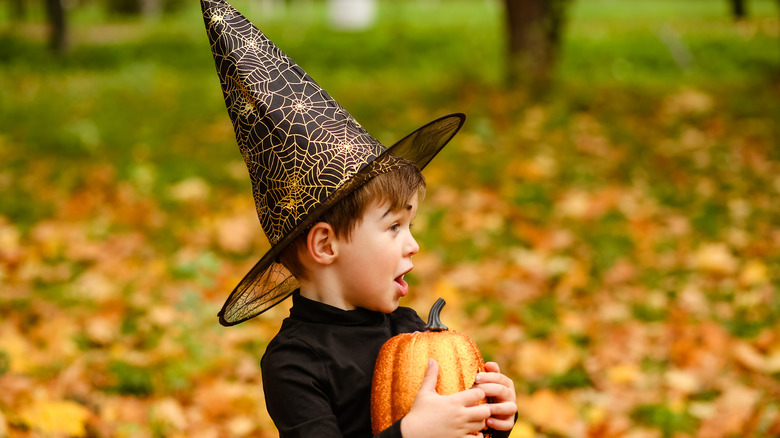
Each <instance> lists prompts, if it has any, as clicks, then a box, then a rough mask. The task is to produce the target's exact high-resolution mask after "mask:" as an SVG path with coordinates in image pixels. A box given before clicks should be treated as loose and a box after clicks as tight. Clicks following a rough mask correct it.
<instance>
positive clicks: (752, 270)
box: [739, 260, 769, 286]
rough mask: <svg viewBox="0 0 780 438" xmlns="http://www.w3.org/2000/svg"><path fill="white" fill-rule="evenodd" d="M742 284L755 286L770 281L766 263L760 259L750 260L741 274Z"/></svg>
mask: <svg viewBox="0 0 780 438" xmlns="http://www.w3.org/2000/svg"><path fill="white" fill-rule="evenodd" d="M739 281H740V282H741V283H742V284H745V285H748V286H753V285H757V284H763V283H766V282H767V281H769V275H768V273H767V268H766V265H765V264H764V263H763V262H761V261H760V260H749V261H748V262H747V263H745V266H744V267H743V268H742V272H740V274H739Z"/></svg>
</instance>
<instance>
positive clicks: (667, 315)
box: [0, 0, 780, 438]
mask: <svg viewBox="0 0 780 438" xmlns="http://www.w3.org/2000/svg"><path fill="white" fill-rule="evenodd" d="M334 1H335V0H334ZM509 3H510V6H515V7H520V8H521V9H522V8H523V7H526V6H528V5H529V4H533V3H535V4H537V5H538V4H540V3H541V4H542V6H543V7H542V8H541V9H539V10H537V11H536V12H535V14H536V15H533V14H531V12H529V10H528V9H525V12H523V11H522V10H521V12H519V13H518V14H519V15H514V21H511V22H512V23H513V25H512V28H513V29H514V30H518V29H519V30H520V31H521V32H520V33H517V34H516V33H510V32H508V26H507V25H506V23H507V22H510V20H507V18H508V17H509V15H508V13H507V9H505V4H504V3H503V2H499V1H497V0H472V1H467V0H446V1H444V0H439V1H436V0H403V1H390V0H380V1H379V2H378V4H376V5H375V6H376V10H375V11H374V12H375V14H376V15H375V17H374V18H375V19H374V20H373V21H372V20H368V22H364V23H357V24H355V23H354V22H351V24H350V23H344V22H341V24H340V25H338V26H336V25H334V23H337V20H336V18H338V17H334V15H333V9H332V7H333V2H331V3H326V2H322V1H315V0H297V1H290V2H288V3H284V2H281V1H271V0H266V1H261V0H236V1H235V6H236V7H237V8H238V9H239V10H240V11H242V12H243V13H244V14H245V15H247V16H248V17H249V18H250V19H251V20H252V21H253V22H254V23H255V24H257V25H258V26H259V27H260V28H261V29H262V30H263V31H264V32H265V33H266V34H268V35H269V36H270V38H271V39H272V40H274V41H275V42H276V43H277V44H278V45H279V46H280V47H281V48H282V49H283V50H284V51H286V52H287V53H288V54H289V55H290V56H291V57H292V58H293V59H295V60H296V61H297V62H298V63H300V64H301V66H302V67H303V68H304V69H306V70H307V72H308V73H309V74H311V76H312V77H314V78H315V79H316V80H317V81H318V82H319V83H320V84H321V85H322V86H323V87H324V88H325V89H327V90H328V91H329V92H330V93H331V94H332V95H333V96H334V97H335V98H336V99H337V100H339V102H340V103H341V104H342V105H344V106H345V107H346V108H347V110H348V111H350V113H352V114H353V115H354V116H355V118H356V119H357V120H359V121H360V122H361V123H362V124H363V125H364V126H365V127H366V128H367V129H368V130H369V132H371V133H372V134H373V135H374V136H376V137H377V138H378V139H379V140H380V141H383V142H384V143H385V144H392V143H393V142H394V141H395V140H396V139H399V138H401V137H402V136H403V135H405V134H406V133H408V132H410V131H412V130H413V129H415V128H417V127H418V126H420V125H421V124H423V123H425V122H427V121H429V120H431V119H433V118H435V117H437V116H440V115H443V114H446V113H449V112H455V111H462V112H465V113H467V115H468V119H467V123H466V125H465V127H464V129H463V130H462V131H461V133H460V134H459V135H458V136H457V137H456V138H455V139H454V141H453V142H452V143H451V144H450V145H449V146H448V147H447V148H445V150H444V151H443V152H442V153H441V154H440V156H439V157H438V158H437V159H436V160H435V161H434V162H433V163H432V164H431V165H430V166H429V167H428V168H427V169H426V175H427V178H428V181H429V190H428V194H427V197H426V199H425V201H424V202H423V204H422V206H421V210H420V213H419V215H418V218H417V220H416V223H415V227H416V236H417V237H418V239H419V241H420V243H421V246H422V251H421V253H420V254H419V255H417V256H416V257H415V266H416V267H415V270H414V271H413V272H412V273H411V275H410V276H411V277H412V278H411V280H410V283H411V284H412V293H411V295H410V297H409V298H407V299H406V302H405V303H404V304H405V305H409V306H411V307H413V308H415V309H416V310H417V311H418V313H420V315H421V316H423V318H424V317H425V316H426V315H427V311H428V309H429V308H430V306H431V304H432V303H433V302H434V300H435V299H436V298H437V297H439V296H441V297H444V298H445V299H446V300H447V302H448V305H447V307H446V308H445V309H444V312H443V319H444V321H445V323H446V324H447V325H449V326H450V327H451V328H453V329H455V330H458V331H460V332H463V333H466V334H468V335H470V336H471V337H472V338H474V339H475V340H476V342H477V343H478V344H479V345H480V347H481V349H482V352H483V354H484V356H485V358H486V359H488V360H495V361H498V362H499V364H500V365H501V367H502V370H503V371H504V372H505V373H506V374H507V375H509V376H510V377H512V378H513V379H514V381H515V382H516V385H517V390H518V398H519V399H518V404H519V408H520V417H519V422H518V424H517V425H516V427H515V430H514V432H513V435H512V436H513V438H519V437H523V438H526V437H529V438H530V437H632V438H643V437H664V438H666V437H731V436H734V437H736V436H739V437H777V436H780V292H778V286H780V197H778V194H780V141H779V139H780V137H779V134H780V6H779V5H778V2H776V1H773V0H763V1H762V0H749V1H744V2H738V1H734V2H730V1H727V0H631V1H626V0H569V1H566V0H555V1H549V2H529V1H526V2H514V1H511V0H510V1H509ZM512 3H514V5H512ZM739 4H742V7H743V9H742V10H741V11H740V9H739V8H736V9H735V8H734V7H735V5H736V6H739ZM524 5H525V6H524ZM545 5H546V6H545ZM509 10H510V11H512V10H513V9H512V8H510V9H509ZM47 11H48V13H47ZM515 12H516V11H515ZM512 14H514V12H512ZM529 14H531V15H529ZM510 15H511V14H510ZM529 16H531V17H536V18H534V20H530V21H528V20H526V21H528V22H523V20H522V19H523V17H529ZM50 17H51V18H50ZM58 17H59V18H58ZM51 23H54V25H53V26H52V25H51ZM540 23H541V24H540ZM534 25H538V27H537V28H536V29H537V31H536V33H533V32H532V33H528V32H526V33H523V32H522V30H523V29H526V30H527V29H529V28H533V26H534ZM518 26H519V27H518ZM52 29H54V32H53V34H52ZM51 35H54V37H53V38H52V37H51ZM509 35H513V36H512V37H511V38H510V37H509ZM529 35H530V37H529ZM524 38H525V39H524ZM534 38H536V40H534ZM510 40H511V41H513V43H512V44H509V41H510ZM529 41H530V43H529ZM510 47H511V50H510V49H509V48H510ZM545 47H546V48H545ZM529 48H530V49H529ZM537 49H539V50H538V52H539V53H532V52H534V50H537ZM507 53H513V56H512V57H511V58H508V57H507ZM524 56H530V58H528V57H527V58H523V57H524ZM545 57H547V58H545ZM0 90H1V91H0V163H2V164H0V437H5V436H9V437H60V436H77V437H82V436H90V437H228V436H230V437H242V436H261V437H273V436H276V431H275V429H274V427H273V424H272V423H271V422H270V420H269V418H268V416H267V414H266V411H265V406H264V401H263V395H262V388H261V382H260V374H259V367H258V363H259V358H260V357H261V355H262V354H263V350H264V347H265V345H266V343H267V342H268V341H269V340H270V339H271V337H272V336H273V334H274V333H275V332H276V330H277V329H278V326H279V324H280V322H281V320H282V319H283V318H284V317H285V316H286V314H287V309H288V307H289V302H286V303H283V304H282V305H280V306H277V308H274V309H273V310H272V311H270V312H268V314H266V315H264V316H262V317H259V318H256V319H254V320H252V321H250V322H247V323H244V324H242V325H240V326H237V327H233V328H223V327H221V326H219V325H218V323H217V319H216V313H217V311H218V309H219V308H220V307H221V305H222V303H223V301H224V300H225V298H226V297H227V295H228V293H229V292H230V291H231V290H232V289H233V287H234V286H235V285H236V284H237V282H238V281H239V280H240V278H241V277H242V276H243V275H244V274H245V273H246V272H247V271H248V270H249V268H250V267H251V266H252V265H253V264H254V263H255V262H256V261H257V259H259V257H260V256H261V255H262V254H263V253H264V252H265V251H266V250H267V247H268V246H267V245H268V244H267V242H266V240H265V237H264V236H263V235H262V232H261V230H260V227H259V224H258V221H257V218H256V215H255V210H254V205H253V203H252V196H251V190H250V185H249V180H248V177H247V172H246V169H245V166H244V164H243V162H242V160H241V156H240V154H239V152H238V148H237V146H236V144H235V139H234V136H233V132H232V127H231V125H230V121H229V119H228V117H227V114H226V110H225V107H224V102H223V100H222V96H221V93H220V90H219V83H218V80H217V77H216V74H215V69H214V63H213V59H212V56H211V53H210V51H209V45H208V42H207V39H206V35H205V30H204V26H203V21H202V18H201V17H200V7H199V5H198V2H196V1H184V0H164V1H163V0H158V1H153V0H147V1H143V2H139V1H130V0H122V1H119V0H70V1H61V0H46V1H43V0H41V1H28V0H6V1H5V2H0Z"/></svg>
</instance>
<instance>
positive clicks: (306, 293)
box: [300, 281, 355, 310]
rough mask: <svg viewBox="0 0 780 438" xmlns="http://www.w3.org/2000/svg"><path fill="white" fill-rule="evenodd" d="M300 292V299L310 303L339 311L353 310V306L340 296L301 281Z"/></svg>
mask: <svg viewBox="0 0 780 438" xmlns="http://www.w3.org/2000/svg"><path fill="white" fill-rule="evenodd" d="M300 291H301V296H302V297H304V298H308V299H310V300H312V301H317V302H320V303H322V304H327V305H329V306H332V307H335V308H337V309H341V310H355V306H352V305H350V304H349V303H347V302H346V301H345V300H344V298H343V297H342V296H341V295H340V294H337V293H334V292H333V291H332V289H329V288H324V287H317V285H315V284H313V283H312V282H304V281H301V285H300Z"/></svg>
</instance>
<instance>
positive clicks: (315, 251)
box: [306, 222, 336, 265]
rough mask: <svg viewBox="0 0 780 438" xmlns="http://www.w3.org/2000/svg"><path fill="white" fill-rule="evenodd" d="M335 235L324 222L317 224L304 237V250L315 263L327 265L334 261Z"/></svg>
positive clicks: (331, 228)
mask: <svg viewBox="0 0 780 438" xmlns="http://www.w3.org/2000/svg"><path fill="white" fill-rule="evenodd" d="M335 241H336V233H335V232H334V230H333V227H331V226H330V224H328V223H326V222H317V223H316V224H314V226H312V227H311V229H310V230H309V234H308V235H307V236H306V249H307V251H308V253H309V257H311V258H312V259H313V260H314V261H315V262H317V263H320V264H323V265H329V264H331V263H333V260H335V259H336V247H335V246H336V245H335Z"/></svg>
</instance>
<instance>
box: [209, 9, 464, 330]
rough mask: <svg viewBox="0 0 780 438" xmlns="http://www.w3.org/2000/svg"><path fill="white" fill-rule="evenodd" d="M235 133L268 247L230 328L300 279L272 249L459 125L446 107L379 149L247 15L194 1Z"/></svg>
mask: <svg viewBox="0 0 780 438" xmlns="http://www.w3.org/2000/svg"><path fill="white" fill-rule="evenodd" d="M201 7H202V9H203V20H204V22H205V24H206V32H207V33H208V36H209V41H210V43H211V51H212V53H213V54H214V61H215V63H216V66H217V74H218V75H219V79H220V81H221V83H222V92H223V94H224V97H225V104H226V105H227V110H228V113H229V115H230V119H231V120H232V122H233V128H234V129H235V132H236V140H237V141H238V147H239V149H240V150H241V154H242V155H243V157H244V162H245V163H246V165H247V168H248V169H249V176H250V178H251V180H252V192H253V195H254V199H255V207H256V209H257V216H258V217H259V218H260V224H261V225H262V227H263V231H264V232H265V234H266V236H267V237H268V240H269V241H270V243H271V245H272V246H271V249H270V250H269V251H268V252H267V253H266V254H265V255H264V256H263V258H261V259H260V261H259V262H257V264H255V266H254V267H253V268H252V270H251V271H249V273H248V274H247V275H246V276H245V277H244V278H243V279H242V280H241V282H240V283H239V284H238V286H236V288H235V289H234V290H233V292H232V293H231V294H230V297H228V299H227V301H226V302H225V304H224V306H223V307H222V310H221V311H220V312H219V321H220V323H221V324H222V325H226V326H229V325H235V324H238V323H240V322H243V321H246V320H247V319H250V318H252V317H254V316H257V315H259V314H260V313H263V312H264V311H266V310H268V309H269V308H271V307H273V306H274V305H276V304H278V303H279V302H281V301H282V300H284V299H285V298H286V297H288V296H289V295H290V294H291V293H292V292H293V291H294V290H295V289H296V288H297V287H298V282H297V280H296V279H295V277H293V276H292V275H291V274H290V273H289V272H288V271H287V270H286V269H285V268H284V267H283V266H282V265H281V264H280V263H278V261H277V257H278V255H279V254H280V253H281V252H282V251H283V250H284V249H285V248H286V247H287V246H288V245H289V244H290V243H291V242H292V241H293V240H295V238H296V237H298V236H299V235H300V234H301V233H302V232H304V231H305V230H307V229H308V228H309V227H310V226H311V225H312V224H314V223H315V222H316V221H317V219H318V218H319V217H320V216H321V215H322V213H324V212H325V211H326V210H328V209H329V208H330V207H331V206H333V204H335V203H336V202H338V201H339V200H340V199H342V198H343V197H344V196H346V195H347V194H349V193H350V192H351V191H352V190H354V189H355V188H356V187H358V186H360V185H361V184H363V183H364V182H365V181H367V180H368V179H370V178H372V177H374V176H376V175H379V174H381V173H385V172H389V171H391V170H393V168H394V167H396V166H398V165H399V164H398V163H399V161H398V160H394V159H392V157H393V156H395V157H401V158H404V159H406V160H408V161H411V162H412V163H414V164H415V165H416V166H417V167H418V168H420V169H422V168H423V167H424V166H425V165H426V164H428V162H429V161H430V160H431V159H432V158H433V157H434V156H435V155H436V154H437V153H438V152H439V151H440V150H441V148H442V147H444V145H445V144H447V142H448V141H450V139H451V138H452V137H453V136H454V135H455V133H457V132H458V130H459V129H460V127H461V126H462V125H463V122H464V120H465V116H464V115H463V114H452V115H448V116H445V117H442V118H439V119H437V120H434V121H433V122H430V123H428V124H427V125H425V126H423V127H421V128H419V129H417V130H416V131H414V132H412V133H411V134H409V135H407V136H406V137H404V138H403V139H402V140H400V141H399V142H397V143H395V144H394V145H393V146H391V147H390V148H386V147H385V146H383V145H382V144H381V143H379V142H378V141H377V140H376V139H374V138H373V137H372V136H371V135H370V134H369V133H368V132H366V130H365V129H363V127H362V126H360V124H359V123H357V122H356V121H355V119H354V118H353V117H352V116H351V115H350V114H349V113H348V112H347V111H345V110H344V108H342V107H341V105H339V104H338V102H336V101H335V100H334V99H333V98H332V97H330V95H328V93H327V92H326V91H325V90H323V89H322V88H321V87H320V86H319V85H318V84H317V83H316V82H314V80H313V79H312V78H311V77H310V76H309V75H307V74H306V72H304V71H303V69H301V68H300V67H299V66H298V65H297V64H296V63H295V62H293V60H291V59H290V58H289V57H288V56H287V55H285V54H284V52H282V51H281V50H280V49H279V48H278V47H276V45H274V43H273V42H271V40H269V39H268V37H266V36H265V35H264V34H263V33H262V32H260V30H258V29H257V28H256V27H255V26H254V25H253V24H252V23H251V22H250V21H249V20H247V19H246V18H245V17H244V16H243V15H241V14H240V13H239V12H238V11H237V10H236V9H235V8H234V7H233V6H231V5H230V4H228V3H227V2H226V1H224V0H201Z"/></svg>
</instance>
